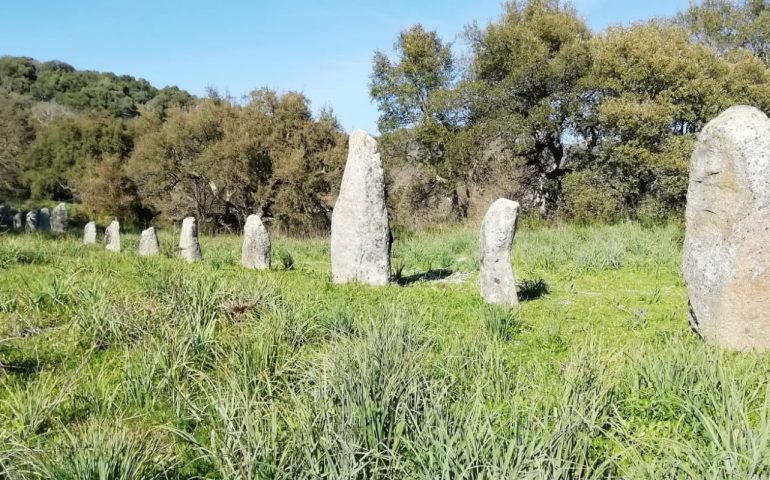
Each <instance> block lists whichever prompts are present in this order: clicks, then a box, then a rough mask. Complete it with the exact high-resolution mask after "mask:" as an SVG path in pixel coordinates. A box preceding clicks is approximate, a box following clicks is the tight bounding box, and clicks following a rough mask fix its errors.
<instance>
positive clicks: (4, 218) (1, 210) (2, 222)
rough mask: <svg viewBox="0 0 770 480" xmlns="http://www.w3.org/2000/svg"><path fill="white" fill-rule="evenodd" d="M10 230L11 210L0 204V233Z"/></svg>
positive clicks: (11, 224)
mask: <svg viewBox="0 0 770 480" xmlns="http://www.w3.org/2000/svg"><path fill="white" fill-rule="evenodd" d="M12 228H13V221H12V220H11V209H10V207H8V206H7V205H3V204H0V232H5V231H9V230H11V229H12Z"/></svg>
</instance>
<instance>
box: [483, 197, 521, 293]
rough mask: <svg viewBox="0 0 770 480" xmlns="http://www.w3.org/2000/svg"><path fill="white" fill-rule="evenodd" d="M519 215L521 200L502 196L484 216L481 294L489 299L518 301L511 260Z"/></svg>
mask: <svg viewBox="0 0 770 480" xmlns="http://www.w3.org/2000/svg"><path fill="white" fill-rule="evenodd" d="M518 215H519V204H518V203H516V202H514V201H511V200H506V199H500V200H497V201H496V202H495V203H493V204H492V206H491V207H489V210H488V211H487V214H486V215H485V216H484V223H483V224H482V225H481V240H480V242H479V268H480V272H479V283H480V286H481V296H482V298H484V301H485V302H486V303H490V304H494V305H517V304H518V303H519V301H518V298H517V297H516V279H515V277H514V275H513V264H512V263H511V245H512V244H513V237H514V235H516V220H517V218H518Z"/></svg>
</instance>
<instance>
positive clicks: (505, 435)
mask: <svg viewBox="0 0 770 480" xmlns="http://www.w3.org/2000/svg"><path fill="white" fill-rule="evenodd" d="M682 237H683V234H682V230H681V228H680V227H679V226H677V225H667V226H658V227H650V228H644V227H642V226H640V225H638V224H632V223H629V224H621V225H616V226H606V227H580V226H538V225H527V224H524V225H522V226H521V227H520V229H519V233H518V236H517V239H516V245H515V247H514V252H515V258H514V266H515V270H516V274H517V277H518V278H517V280H518V283H519V284H520V296H521V297H522V298H523V299H524V300H525V301H524V302H523V303H522V305H521V306H520V307H519V308H517V309H508V308H492V307H487V306H484V305H483V304H482V302H481V301H480V298H479V294H478V287H477V283H476V282H477V274H476V268H477V264H476V260H475V258H476V249H477V230H476V228H475V227H464V228H459V227H458V228H446V229H443V228H442V229H434V230H430V231H424V232H420V233H417V234H407V233H399V234H397V235H396V242H395V245H394V252H393V254H394V261H393V266H394V271H395V276H396V279H397V280H398V282H397V283H394V284H393V285H391V286H388V287H386V288H381V289H372V288H365V287H360V286H354V285H351V286H334V285H332V284H331V282H330V271H329V258H328V256H329V248H328V242H327V241H326V240H307V241H299V240H290V239H276V240H274V245H273V262H274V268H273V270H272V271H270V272H261V273H257V272H252V271H246V270H244V269H242V268H240V267H239V266H238V261H239V259H240V239H239V238H238V237H216V238H214V237H204V238H202V240H201V244H202V248H203V251H204V256H205V260H204V261H203V262H201V263H199V264H195V265H187V264H185V263H183V262H182V261H181V260H179V259H177V258H169V257H171V255H170V254H171V252H173V248H174V243H175V242H174V240H175V239H174V238H172V236H171V235H165V236H162V237H161V244H162V248H163V249H164V250H165V251H166V252H167V253H168V255H167V256H163V257H157V258H150V259H145V258H140V257H138V256H136V255H135V254H134V253H133V252H134V251H135V249H136V245H137V242H138V238H137V236H135V235H133V236H132V235H126V236H125V237H124V239H123V245H124V251H125V252H126V253H123V254H111V253H109V252H106V251H104V249H103V248H102V247H101V246H91V247H88V246H84V245H81V244H80V241H79V239H78V238H76V237H72V238H53V237H47V236H37V235H32V236H1V237H0V365H1V367H0V479H4V478H9V479H14V478H56V479H137V478H227V479H261V478H286V479H294V478H330V479H331V478H361V479H371V478H388V479H391V478H395V479H398V478H404V479H407V478H408V479H413V478H423V479H447V480H449V479H453V480H454V479H481V478H488V479H497V478H510V479H521V478H542V479H561V478H564V479H568V478H569V479H572V478H650V479H653V478H654V479H661V478H672V479H673V478H677V479H678V478H692V479H701V478H767V477H768V475H770V362H768V360H769V359H770V357H768V356H767V355H759V354H734V353H725V352H720V351H718V350H716V349H713V348H711V347H708V346H705V345H703V344H702V343H701V342H700V341H699V340H698V339H697V338H696V337H695V336H694V335H693V334H691V333H690V332H689V330H688V326H687V320H686V311H687V300H686V290H685V287H684V284H683V281H682V276H681V271H680V261H681V246H680V245H681V243H682Z"/></svg>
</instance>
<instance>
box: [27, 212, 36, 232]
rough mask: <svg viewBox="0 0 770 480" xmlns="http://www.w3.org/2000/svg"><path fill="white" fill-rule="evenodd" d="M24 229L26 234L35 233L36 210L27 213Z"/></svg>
mask: <svg viewBox="0 0 770 480" xmlns="http://www.w3.org/2000/svg"><path fill="white" fill-rule="evenodd" d="M24 229H25V230H26V231H28V232H36V231H37V210H30V211H29V212H27V218H26V223H25V224H24Z"/></svg>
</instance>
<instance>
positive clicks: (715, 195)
mask: <svg viewBox="0 0 770 480" xmlns="http://www.w3.org/2000/svg"><path fill="white" fill-rule="evenodd" d="M768 207H770V119H768V118H767V117H766V116H765V114H763V113H762V112H761V111H759V110H757V109H755V108H753V107H745V106H739V107H733V108H730V109H729V110H727V111H725V112H724V113H722V114H721V115H719V117H717V118H716V119H715V120H713V121H711V122H710V123H709V124H708V125H706V127H705V128H704V129H703V131H702V132H701V134H700V135H699V136H698V141H697V143H696V146H695V151H694V152H693V156H692V161H691V164H690V183H689V187H688V191H687V210H686V234H685V245H684V264H683V270H684V278H685V281H686V282H687V291H688V295H689V300H690V322H691V325H692V327H693V329H694V330H695V331H697V332H698V333H699V334H700V335H701V336H702V337H703V338H704V339H705V340H706V341H708V342H709V343H713V344H715V345H718V346H721V347H724V348H728V349H733V350H768V349H770V208H768Z"/></svg>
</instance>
